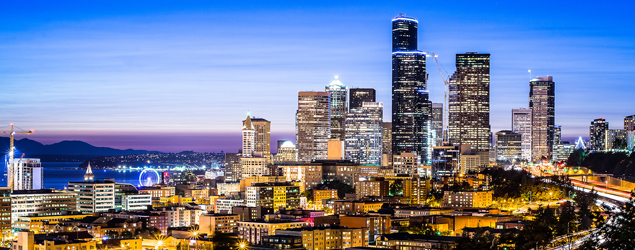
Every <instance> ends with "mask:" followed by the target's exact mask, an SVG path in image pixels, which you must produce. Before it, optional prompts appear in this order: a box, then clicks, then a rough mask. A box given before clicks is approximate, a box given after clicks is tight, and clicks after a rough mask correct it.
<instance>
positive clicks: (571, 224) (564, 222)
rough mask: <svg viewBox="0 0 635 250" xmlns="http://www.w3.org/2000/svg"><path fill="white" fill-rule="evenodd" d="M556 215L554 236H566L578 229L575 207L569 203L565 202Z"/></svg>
mask: <svg viewBox="0 0 635 250" xmlns="http://www.w3.org/2000/svg"><path fill="white" fill-rule="evenodd" d="M558 210H559V213H558V224H556V228H555V229H556V235H558V236H560V235H566V234H570V233H573V232H575V231H576V229H577V228H578V222H577V217H578V216H577V215H576V213H575V207H573V206H571V203H569V202H566V203H564V204H562V206H560V209H558Z"/></svg>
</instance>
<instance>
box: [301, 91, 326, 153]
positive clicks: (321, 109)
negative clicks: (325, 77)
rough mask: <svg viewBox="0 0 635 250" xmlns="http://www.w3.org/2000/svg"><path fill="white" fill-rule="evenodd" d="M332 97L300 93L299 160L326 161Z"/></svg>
mask: <svg viewBox="0 0 635 250" xmlns="http://www.w3.org/2000/svg"><path fill="white" fill-rule="evenodd" d="M330 100H331V99H330V96H329V93H328V92H318V91H313V92H308V91H307V92H302V91H301V92H298V112H297V114H296V144H297V145H296V146H297V149H298V160H300V161H305V162H310V161H311V160H316V159H326V158H327V152H328V141H329V140H330V138H331V120H330V115H329V114H330V107H331V102H330Z"/></svg>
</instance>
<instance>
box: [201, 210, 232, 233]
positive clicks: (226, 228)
mask: <svg viewBox="0 0 635 250" xmlns="http://www.w3.org/2000/svg"><path fill="white" fill-rule="evenodd" d="M237 221H238V215H237V214H202V215H201V216H200V217H199V222H200V224H199V229H198V230H199V233H200V234H208V235H212V234H214V233H215V232H221V233H225V234H233V233H235V232H236V231H237V230H238V224H237Z"/></svg>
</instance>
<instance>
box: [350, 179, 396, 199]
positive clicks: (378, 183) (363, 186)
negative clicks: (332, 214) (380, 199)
mask: <svg viewBox="0 0 635 250" xmlns="http://www.w3.org/2000/svg"><path fill="white" fill-rule="evenodd" d="M389 186H390V183H389V182H388V181H386V180H384V179H383V178H377V179H376V180H369V181H359V182H357V185H356V186H355V198H356V199H361V198H364V197H368V196H388V195H389V190H390V187H389Z"/></svg>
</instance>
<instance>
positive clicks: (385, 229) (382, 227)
mask: <svg viewBox="0 0 635 250" xmlns="http://www.w3.org/2000/svg"><path fill="white" fill-rule="evenodd" d="M339 219H340V223H339V224H340V225H342V226H345V227H348V228H368V235H369V239H370V241H375V239H377V237H379V236H380V235H382V234H389V233H391V232H390V227H391V223H390V216H384V215H342V216H340V218H339Z"/></svg>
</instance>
